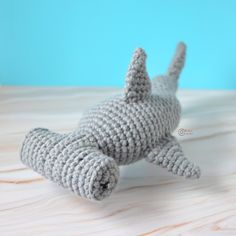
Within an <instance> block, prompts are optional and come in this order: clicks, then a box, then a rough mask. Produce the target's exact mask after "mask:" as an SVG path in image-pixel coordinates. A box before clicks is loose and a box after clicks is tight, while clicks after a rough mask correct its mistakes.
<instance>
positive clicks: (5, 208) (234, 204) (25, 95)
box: [0, 87, 236, 236]
mask: <svg viewBox="0 0 236 236" xmlns="http://www.w3.org/2000/svg"><path fill="white" fill-rule="evenodd" d="M120 91H121V90H120V89H114V88H112V89H109V88H89V89H88V88H64V87H61V88H40V87H39V88H30V87H28V88H26V87H1V88H0V235H1V236H5V235H17V236H18V235H24V236H26V235H58V236H60V235H63V236H64V235H109V236H113V235H119V236H120V235H122V236H123V235H125V236H126V235H128V236H132V235H142V236H144V235H145V236H149V235H151V236H152V235H184V236H185V235H217V236H218V235H236V92H235V91H207V90H205V91H200V90H195V91H194V90H185V91H183V90H182V91H179V92H178V97H179V99H180V101H181V103H182V107H183V115H182V120H181V122H180V124H179V127H178V129H177V130H176V132H175V133H174V134H175V135H176V137H177V138H178V139H179V140H180V143H181V144H182V146H183V149H184V151H185V153H186V156H188V158H189V159H191V160H192V161H194V162H196V163H198V164H199V165H200V167H201V169H202V177H201V178H200V179H199V180H185V179H183V178H181V177H176V176H172V175H171V174H170V173H167V172H166V171H165V170H163V169H161V168H160V167H156V166H153V165H151V164H149V163H147V162H145V161H140V162H137V163H135V164H133V165H129V166H126V167H121V178H120V182H119V184H118V187H117V189H116V191H115V192H114V193H113V194H112V195H111V197H110V198H108V199H107V200H105V201H102V202H99V203H94V202H89V201H86V200H84V199H81V198H79V197H76V196H74V195H73V194H72V193H70V192H69V191H67V190H64V189H62V188H60V187H57V186H56V185H54V184H53V183H51V182H49V181H48V180H45V179H44V178H43V177H41V176H40V175H38V174H37V173H34V172H33V171H32V170H30V169H28V168H27V167H25V166H24V165H23V164H21V162H20V159H19V149H20V145H21V142H22V140H23V137H24V134H25V133H26V132H27V131H28V130H29V129H31V128H33V127H47V128H49V129H52V130H54V131H58V132H69V131H71V130H72V129H74V128H75V127H76V126H77V124H78V121H79V118H80V117H81V114H82V112H83V111H84V110H85V109H86V108H88V107H89V106H91V105H93V104H96V103H97V102H98V101H100V100H103V99H104V98H106V97H107V96H110V95H113V94H115V93H117V92H120ZM179 129H187V130H189V131H191V132H190V133H186V134H185V135H182V136H181V135H179V134H178V130H179Z"/></svg>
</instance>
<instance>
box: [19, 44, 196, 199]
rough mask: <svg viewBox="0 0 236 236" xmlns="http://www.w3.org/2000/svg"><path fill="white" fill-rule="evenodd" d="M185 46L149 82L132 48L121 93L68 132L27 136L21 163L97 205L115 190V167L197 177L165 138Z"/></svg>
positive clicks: (141, 56)
mask: <svg viewBox="0 0 236 236" xmlns="http://www.w3.org/2000/svg"><path fill="white" fill-rule="evenodd" d="M185 54H186V46H185V44H184V43H179V44H178V46H177V49H176V53H175V56H174V58H173V60H172V63H171V64H170V66H169V69H168V71H167V73H166V74H165V75H162V76H158V77H156V78H154V79H153V80H152V81H151V80H150V79H149V76H148V74H147V72H146V65H145V62H146V53H145V52H144V50H143V49H141V48H138V49H136V50H135V52H134V55H133V58H132V61H131V64H130V66H129V68H128V73H127V75H126V81H125V89H124V91H123V93H122V94H119V95H117V96H114V97H111V98H108V99H107V100H105V101H103V102H101V103H100V104H98V105H97V106H95V107H92V108H91V109H89V110H88V111H87V112H86V113H85V114H84V116H83V117H82V119H81V120H80V122H79V127H78V128H77V129H76V130H75V131H73V132H70V133H68V134H58V133H55V132H52V131H50V130H48V129H44V128H35V129H32V130H31V131H29V132H28V134H27V135H26V137H25V140H24V142H23V145H22V148H21V160H22V162H23V163H24V164H26V165H27V166H29V167H31V168H32V169H33V170H35V171H36V172H38V173H40V174H41V175H43V176H44V177H46V178H47V179H50V180H52V181H53V182H55V183H57V184H58V185H61V186H63V187H65V188H68V189H70V190H71V191H73V192H74V193H75V194H77V195H79V196H81V197H84V198H86V199H89V200H95V201H100V200H103V199H104V198H106V197H108V196H109V195H110V194H111V193H112V191H113V190H114V189H115V187H116V185H117V182H118V179H119V166H120V165H127V164H130V163H134V162H136V161H138V160H140V159H145V160H146V161H148V162H150V163H153V164H154V165H158V166H161V167H163V168H166V169H167V170H168V171H170V172H172V173H173V174H176V175H179V176H184V177H186V178H199V177H200V168H199V167H198V166H196V165H195V164H193V163H191V162H190V161H189V160H188V159H187V158H186V157H185V156H184V153H183V150H182V148H181V145H180V144H179V142H178V141H177V139H176V138H175V137H174V136H172V135H171V133H173V131H174V130H175V129H176V128H177V126H178V124H179V121H180V113H181V107H180V103H179V101H178V100H177V98H176V90H177V87H178V86H177V85H178V78H179V76H180V72H181V70H182V68H183V66H184V62H185Z"/></svg>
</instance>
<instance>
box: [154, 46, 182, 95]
mask: <svg viewBox="0 0 236 236" xmlns="http://www.w3.org/2000/svg"><path fill="white" fill-rule="evenodd" d="M185 57H186V46H185V44H184V43H182V42H181V43H179V44H178V45H177V48H176V53H175V55H174V57H173V60H172V62H171V64H170V66H169V69H168V71H167V74H166V75H161V76H157V77H155V78H154V79H153V80H152V92H153V93H154V94H164V95H171V96H172V95H173V94H175V92H176V90H177V87H178V78H179V76H180V73H181V71H182V69H183V67H184V63H185Z"/></svg>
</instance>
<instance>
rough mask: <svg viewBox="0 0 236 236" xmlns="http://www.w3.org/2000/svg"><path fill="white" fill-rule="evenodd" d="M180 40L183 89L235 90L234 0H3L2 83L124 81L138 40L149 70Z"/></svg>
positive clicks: (162, 65) (160, 67)
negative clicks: (185, 47) (183, 55)
mask: <svg viewBox="0 0 236 236" xmlns="http://www.w3.org/2000/svg"><path fill="white" fill-rule="evenodd" d="M179 40H183V41H185V42H186V43H187V44H188V58H187V64H186V68H185V71H184V73H183V74H182V78H181V83H180V85H181V87H182V88H210V89H236V78H235V77H236V1H234V0H198V1H192V0H162V1H161V0H136V1H135V0H119V1H113V0H77V1H72V0H64V1H63V0H0V84H4V85H83V86H84V85H85V86H87V85H89V86H122V85H123V83H124V76H125V73H126V69H127V66H128V62H129V60H130V57H131V54H132V52H133V50H134V49H135V48H136V47H143V48H145V49H146V51H147V54H148V56H149V57H148V61H147V67H148V70H149V74H150V76H151V77H152V76H154V75H156V74H159V73H162V72H164V71H165V70H166V67H167V66H168V63H169V61H170V58H171V56H172V53H173V50H174V48H175V45H176V43H177V42H178V41H179Z"/></svg>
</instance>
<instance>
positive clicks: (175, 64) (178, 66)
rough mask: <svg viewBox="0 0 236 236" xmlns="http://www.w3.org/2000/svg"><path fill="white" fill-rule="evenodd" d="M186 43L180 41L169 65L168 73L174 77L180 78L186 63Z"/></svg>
mask: <svg viewBox="0 0 236 236" xmlns="http://www.w3.org/2000/svg"><path fill="white" fill-rule="evenodd" d="M185 57H186V45H185V44H184V43H183V42H180V43H179V44H178V45H177V48H176V52H175V55H174V58H173V59H172V62H171V64H170V66H169V69H168V72H167V74H168V75H169V76H171V77H172V78H174V79H176V80H177V79H178V78H179V76H180V73H181V71H182V69H183V67H184V64H185Z"/></svg>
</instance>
